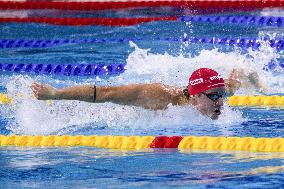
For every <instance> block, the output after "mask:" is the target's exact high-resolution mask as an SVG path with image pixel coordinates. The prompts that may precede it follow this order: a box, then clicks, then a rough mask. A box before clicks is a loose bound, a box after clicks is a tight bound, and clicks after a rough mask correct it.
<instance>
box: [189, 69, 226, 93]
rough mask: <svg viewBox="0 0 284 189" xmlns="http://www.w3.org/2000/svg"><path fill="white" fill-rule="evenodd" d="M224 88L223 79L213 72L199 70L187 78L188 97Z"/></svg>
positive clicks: (210, 70)
mask: <svg viewBox="0 0 284 189" xmlns="http://www.w3.org/2000/svg"><path fill="white" fill-rule="evenodd" d="M224 86H225V83H224V79H223V78H222V77H221V76H220V75H219V74H218V73H217V72H216V71H215V70H212V69H209V68H200V69H198V70H195V71H194V72H193V73H192V74H191V76H190V77H189V83H188V87H187V89H188V93H189V94H190V95H196V94H198V93H201V92H203V91H206V90H209V89H214V88H217V87H224Z"/></svg>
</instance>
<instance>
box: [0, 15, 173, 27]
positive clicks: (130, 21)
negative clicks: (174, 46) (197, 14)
mask: <svg viewBox="0 0 284 189" xmlns="http://www.w3.org/2000/svg"><path fill="white" fill-rule="evenodd" d="M177 19H178V17H154V18H153V17H152V18H0V23H1V22H4V23H6V22H17V23H44V24H55V25H65V26H88V25H100V26H131V25H135V24H140V23H146V22H153V21H176V20H177Z"/></svg>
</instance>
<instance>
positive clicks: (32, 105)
mask: <svg viewBox="0 0 284 189" xmlns="http://www.w3.org/2000/svg"><path fill="white" fill-rule="evenodd" d="M130 46H131V47H133V48H134V51H133V52H132V53H131V54H130V55H129V56H128V58H127V66H126V69H127V70H126V72H125V73H124V74H122V75H120V76H117V77H113V78H109V79H107V80H104V79H99V78H90V79H88V80H86V81H85V82H84V83H85V84H91V83H92V84H99V85H122V84H128V83H155V82H159V83H164V84H168V85H173V86H186V85H187V82H188V81H187V80H188V75H189V73H191V72H192V71H194V70H195V69H197V68H200V67H209V68H213V69H216V70H217V71H218V72H220V74H221V75H223V77H227V75H228V73H229V72H230V71H231V70H232V69H233V68H238V69H244V70H246V71H248V72H249V71H257V72H258V73H259V75H260V77H261V79H263V80H265V79H266V78H265V77H267V76H269V77H268V78H269V80H266V82H267V83H268V84H269V85H271V86H272V87H273V82H274V81H276V80H277V79H279V77H280V76H276V78H275V76H272V75H271V73H268V72H265V71H263V70H262V69H261V67H262V66H263V65H264V64H265V63H267V61H270V59H273V58H275V57H276V56H277V55H275V52H274V51H270V50H267V48H268V47H265V48H264V50H263V51H260V52H255V51H250V52H249V53H247V54H243V53H241V52H239V51H233V52H226V53H225V52H220V51H219V50H218V49H213V50H201V51H200V53H199V54H198V55H196V56H187V57H184V56H183V55H179V56H178V57H175V56H172V55H169V54H167V53H165V54H153V53H151V52H150V50H149V49H141V48H139V47H138V46H137V45H136V44H135V43H133V42H131V43H130ZM188 48H190V46H188ZM262 53H264V54H262ZM9 78H10V80H8V84H7V91H8V94H9V95H11V96H13V98H14V99H15V100H14V104H13V105H12V108H11V109H9V108H7V115H8V114H9V115H13V116H14V119H13V121H12V122H11V123H10V124H9V129H10V130H11V131H12V132H13V133H16V134H45V135H48V134H57V133H60V134H70V132H71V133H72V132H73V131H76V130H80V129H83V128H84V127H86V126H88V127H89V126H90V125H91V127H92V128H94V129H96V128H100V127H107V128H112V129H113V130H114V132H116V130H120V129H125V128H130V129H132V130H133V132H132V134H135V129H142V130H143V129H144V130H152V131H153V133H155V131H157V128H158V130H159V129H163V130H165V131H167V130H173V129H174V130H176V132H177V134H181V133H184V129H187V132H191V131H192V132H193V133H191V134H194V133H195V134H197V135H198V134H200V133H202V134H203V135H206V133H210V132H212V129H213V130H219V131H220V132H222V133H223V134H225V135H230V134H232V133H230V132H231V131H230V129H226V128H229V127H230V125H234V124H240V123H241V122H243V121H245V119H244V118H242V114H241V112H239V111H232V110H231V109H230V108H229V107H225V108H224V111H223V114H222V116H221V117H220V119H219V120H218V121H212V120H210V119H208V118H206V117H204V116H202V115H200V114H199V113H198V112H197V111H196V110H195V109H193V108H192V107H190V106H181V107H177V106H169V107H168V108H167V109H166V110H159V111H151V110H145V109H143V108H139V107H129V106H120V105H115V104H112V103H104V104H91V103H84V102H77V101H56V102H55V101H54V102H52V103H50V104H48V103H46V102H43V101H38V100H36V99H34V98H32V92H31V90H30V87H29V86H30V85H31V83H32V82H33V81H34V80H40V81H44V82H45V81H48V80H49V83H52V84H53V85H55V86H61V87H62V86H67V85H70V84H71V85H74V84H82V82H78V81H76V80H71V81H70V80H69V81H67V82H65V81H63V80H59V79H52V80H50V77H47V76H39V77H37V78H31V77H28V76H12V77H9ZM271 78H274V80H272V79H271ZM274 84H275V83H274ZM280 90H281V89H280ZM275 91H276V89H275ZM241 94H247V91H241ZM11 112H12V113H11ZM68 128H71V129H68ZM68 132H69V133H68ZM109 134H117V133H109Z"/></svg>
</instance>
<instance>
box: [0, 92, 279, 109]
mask: <svg viewBox="0 0 284 189" xmlns="http://www.w3.org/2000/svg"><path fill="white" fill-rule="evenodd" d="M12 102H13V99H12V98H11V97H9V96H8V95H6V94H3V93H0V104H11V103H12ZM228 104H229V106H232V107H234V106H237V107H241V106H251V107H284V96H232V97H229V98H228Z"/></svg>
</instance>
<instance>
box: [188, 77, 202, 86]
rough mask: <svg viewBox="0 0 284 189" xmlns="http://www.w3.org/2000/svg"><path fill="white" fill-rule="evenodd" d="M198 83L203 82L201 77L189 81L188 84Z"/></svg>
mask: <svg viewBox="0 0 284 189" xmlns="http://www.w3.org/2000/svg"><path fill="white" fill-rule="evenodd" d="M200 83H203V79H202V78H199V79H195V80H192V81H190V85H197V84H200Z"/></svg>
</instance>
